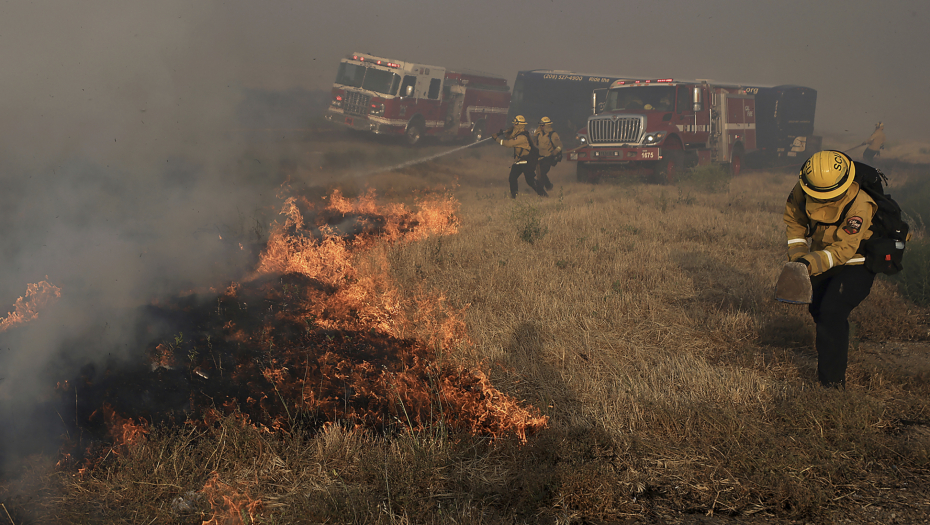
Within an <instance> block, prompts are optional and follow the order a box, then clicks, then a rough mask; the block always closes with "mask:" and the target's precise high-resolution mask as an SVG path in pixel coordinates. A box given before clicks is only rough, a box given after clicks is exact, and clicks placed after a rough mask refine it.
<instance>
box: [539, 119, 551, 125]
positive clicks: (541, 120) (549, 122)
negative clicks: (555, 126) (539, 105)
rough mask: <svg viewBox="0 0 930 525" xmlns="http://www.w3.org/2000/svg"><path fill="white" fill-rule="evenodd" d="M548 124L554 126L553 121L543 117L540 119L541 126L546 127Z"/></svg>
mask: <svg viewBox="0 0 930 525" xmlns="http://www.w3.org/2000/svg"><path fill="white" fill-rule="evenodd" d="M546 124H552V119H550V118H549V117H543V118H541V119H539V125H540V126H545V125H546Z"/></svg>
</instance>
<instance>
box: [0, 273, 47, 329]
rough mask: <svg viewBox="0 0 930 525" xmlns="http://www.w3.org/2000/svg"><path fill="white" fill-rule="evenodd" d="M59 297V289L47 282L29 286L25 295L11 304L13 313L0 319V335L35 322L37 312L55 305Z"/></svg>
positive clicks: (37, 315)
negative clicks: (15, 327) (13, 328)
mask: <svg viewBox="0 0 930 525" xmlns="http://www.w3.org/2000/svg"><path fill="white" fill-rule="evenodd" d="M60 297H61V288H58V287H57V286H55V285H53V284H51V283H49V282H48V281H39V282H37V283H34V284H29V285H28V286H27V287H26V295H24V296H22V297H20V298H19V299H17V300H16V302H15V303H14V304H13V311H12V312H10V313H9V314H7V316H6V317H3V318H0V333H3V332H5V331H7V330H9V329H10V328H12V327H14V326H21V325H23V324H26V323H28V322H30V321H33V320H35V319H36V318H38V317H39V312H41V311H42V310H43V309H44V308H47V307H49V306H51V305H53V304H55V302H57V301H58V298H60Z"/></svg>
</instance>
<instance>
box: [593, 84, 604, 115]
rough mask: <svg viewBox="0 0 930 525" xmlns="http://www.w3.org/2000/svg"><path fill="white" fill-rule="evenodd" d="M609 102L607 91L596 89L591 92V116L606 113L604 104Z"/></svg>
mask: <svg viewBox="0 0 930 525" xmlns="http://www.w3.org/2000/svg"><path fill="white" fill-rule="evenodd" d="M606 101H607V89H606V88H601V89H595V90H594V91H592V92H591V114H592V115H597V114H598V113H600V112H601V111H604V104H605V102H606Z"/></svg>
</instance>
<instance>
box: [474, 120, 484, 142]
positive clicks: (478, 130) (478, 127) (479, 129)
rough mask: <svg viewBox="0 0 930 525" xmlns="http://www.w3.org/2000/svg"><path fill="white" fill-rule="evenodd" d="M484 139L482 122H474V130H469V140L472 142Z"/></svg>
mask: <svg viewBox="0 0 930 525" xmlns="http://www.w3.org/2000/svg"><path fill="white" fill-rule="evenodd" d="M483 139H484V122H479V123H477V124H475V129H474V131H472V132H471V141H472V143H473V144H474V143H475V142H481V141H482V140H483Z"/></svg>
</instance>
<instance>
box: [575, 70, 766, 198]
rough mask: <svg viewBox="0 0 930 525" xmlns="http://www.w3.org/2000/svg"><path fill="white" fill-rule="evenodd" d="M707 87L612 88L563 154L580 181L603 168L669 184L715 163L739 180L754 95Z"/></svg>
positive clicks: (750, 145)
mask: <svg viewBox="0 0 930 525" xmlns="http://www.w3.org/2000/svg"><path fill="white" fill-rule="evenodd" d="M757 90H758V88H746V87H742V86H738V85H718V84H711V83H709V82H707V81H694V82H676V81H675V80H673V79H671V78H664V79H656V80H634V81H626V80H617V81H615V82H613V83H612V84H611V85H610V88H609V90H608V91H607V96H606V99H605V103H604V109H603V111H602V112H600V113H598V114H595V115H593V116H591V117H589V118H588V125H587V127H585V128H584V129H582V130H581V131H579V132H578V136H577V139H578V141H579V143H580V144H581V145H580V146H578V147H577V148H574V149H572V150H570V151H569V152H568V159H569V160H571V161H575V162H577V173H578V180H579V181H591V180H596V178H597V176H598V172H599V171H600V170H603V169H605V168H608V167H627V168H641V169H644V170H646V172H647V173H651V175H652V179H653V180H654V181H656V182H672V181H674V180H675V179H676V178H677V175H678V172H680V171H681V170H682V169H684V168H685V167H690V166H695V165H703V164H709V163H721V164H725V165H727V166H728V167H729V169H730V171H731V173H734V174H735V173H739V171H740V169H741V167H742V159H743V156H744V155H745V153H746V152H747V151H752V150H754V149H755V148H756V111H755V97H754V95H755V91H757Z"/></svg>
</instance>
